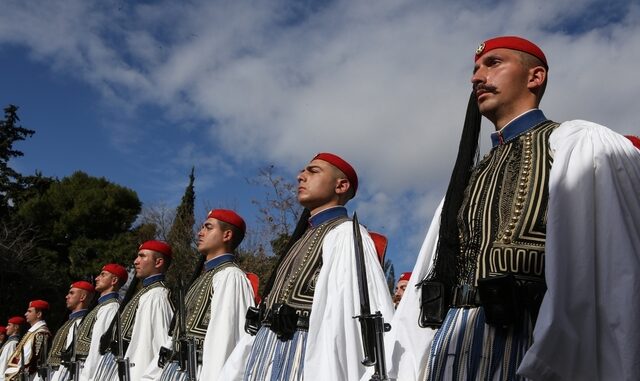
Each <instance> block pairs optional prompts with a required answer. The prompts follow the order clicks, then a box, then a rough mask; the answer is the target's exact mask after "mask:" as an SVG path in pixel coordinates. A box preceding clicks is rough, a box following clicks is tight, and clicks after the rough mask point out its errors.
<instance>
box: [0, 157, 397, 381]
mask: <svg viewBox="0 0 640 381" xmlns="http://www.w3.org/2000/svg"><path fill="white" fill-rule="evenodd" d="M298 182H299V188H298V200H299V202H300V203H301V205H302V206H304V207H305V209H306V211H305V214H304V215H303V216H302V217H301V221H300V222H299V223H298V227H297V229H296V233H294V237H293V238H292V240H291V242H290V244H289V247H288V249H287V252H288V253H289V254H291V255H286V256H283V261H282V263H280V264H279V265H278V268H277V270H276V271H275V272H274V275H273V276H272V278H273V279H271V280H270V282H269V283H270V284H269V285H268V286H267V288H268V290H271V294H270V295H271V296H270V298H269V300H267V301H266V303H264V304H263V305H265V309H266V311H265V309H263V311H262V313H261V314H259V318H258V329H257V331H258V332H257V333H258V335H257V337H258V338H259V339H258V340H255V338H254V337H253V336H251V335H249V334H247V333H246V332H245V317H246V315H247V311H248V309H249V307H253V306H254V300H255V292H254V287H252V283H251V282H250V280H249V279H248V277H247V274H245V273H244V272H243V271H242V270H241V269H240V268H239V267H238V266H237V264H236V263H235V261H234V255H233V254H231V253H233V252H234V250H235V248H236V247H237V246H238V245H239V244H240V242H241V241H242V240H243V238H244V235H245V230H246V226H245V222H244V220H243V219H242V218H241V217H240V216H239V215H238V214H237V213H235V212H234V211H231V210H225V209H216V210H212V211H211V212H210V213H209V215H208V216H207V220H206V221H205V222H204V223H203V224H202V227H201V229H200V231H199V232H198V235H197V247H198V251H199V252H200V253H201V254H202V255H203V256H204V259H205V262H204V266H203V267H204V269H203V270H200V271H197V273H196V274H194V280H193V281H192V283H191V286H190V287H189V288H188V290H187V293H186V297H185V303H184V304H185V305H186V313H185V315H186V316H183V317H182V319H183V320H182V321H183V324H174V326H173V327H171V322H172V317H173V315H174V309H173V307H172V305H171V302H170V298H169V290H168V289H167V287H166V285H165V283H164V273H165V272H166V270H167V268H168V267H169V265H170V262H171V247H170V246H169V245H168V244H166V243H165V242H162V241H147V242H145V243H143V244H142V245H141V246H140V247H139V250H138V255H137V257H136V259H135V261H134V267H135V272H136V278H137V279H138V280H140V281H142V288H140V289H139V290H138V291H137V292H136V293H135V294H133V293H131V292H127V296H126V297H125V300H124V301H123V302H121V301H120V299H119V297H118V295H119V294H118V292H119V290H120V288H121V287H122V286H123V285H124V284H125V283H126V281H127V277H128V274H127V271H126V269H125V268H124V267H123V266H121V265H118V264H107V265H105V266H103V268H102V271H101V273H100V274H99V275H98V276H97V277H96V279H95V287H94V286H93V285H91V284H90V283H89V282H86V281H78V282H75V283H73V284H71V286H70V289H69V293H68V294H67V296H66V305H67V308H68V309H69V310H70V311H71V314H70V315H69V320H68V321H67V322H66V323H65V324H64V325H63V326H62V327H61V328H60V329H59V330H58V332H57V333H56V335H55V337H54V338H53V340H52V341H51V347H50V350H49V354H48V357H47V361H46V365H47V367H44V370H48V371H49V372H50V374H49V377H50V379H51V380H55V381H60V380H68V379H71V378H72V377H73V373H74V370H75V369H76V368H77V369H78V372H77V373H78V377H79V379H80V380H83V381H85V380H86V381H88V380H91V381H94V380H95V381H106V380H118V379H119V378H121V377H122V375H119V374H118V366H117V361H116V357H118V358H120V359H122V358H125V359H128V360H129V362H130V367H129V372H130V378H129V379H130V380H136V381H138V380H160V379H162V380H174V379H186V377H187V374H186V372H185V371H186V369H184V368H185V367H184V366H181V365H180V364H178V363H177V362H176V360H177V358H178V357H179V356H178V352H179V346H180V341H179V340H178V338H180V337H184V336H187V337H190V338H192V339H193V342H194V343H195V348H196V356H197V371H196V378H197V379H199V380H218V379H220V380H223V379H231V378H236V377H240V376H242V375H244V377H246V378H247V379H265V378H267V377H270V376H268V375H269V374H272V373H274V375H276V374H280V375H279V376H276V377H277V378H279V379H293V378H296V377H301V376H302V374H303V373H302V372H303V367H302V365H303V361H304V354H302V355H301V353H302V352H306V353H307V356H308V357H309V356H311V357H317V356H318V354H320V353H321V354H323V355H324V354H325V353H327V354H328V353H329V351H328V348H329V347H331V346H333V341H332V340H334V339H335V340H342V341H345V340H347V341H349V342H353V343H358V342H359V339H358V337H359V326H358V323H357V321H356V320H354V319H353V318H352V317H353V316H354V314H356V313H358V312H359V310H357V309H356V308H355V307H356V306H358V305H359V303H358V300H357V284H355V283H353V282H354V280H355V279H356V278H357V277H356V276H355V274H354V273H353V272H354V271H355V269H354V266H353V264H352V262H353V257H354V255H353V253H354V244H353V243H354V241H353V229H352V226H353V225H352V223H351V222H350V219H349V218H348V216H347V211H346V209H345V208H344V204H346V202H347V201H348V200H350V199H351V198H352V197H353V196H354V195H355V192H356V189H357V182H358V179H357V175H356V173H355V170H354V169H353V167H351V165H350V164H349V163H347V162H346V161H344V160H343V159H341V158H340V157H338V156H336V155H333V154H329V153H322V154H318V155H316V156H315V157H314V158H313V159H312V161H311V162H310V163H309V164H308V165H306V166H305V168H304V169H303V170H302V171H301V172H300V174H299V175H298ZM309 216H311V218H309ZM307 219H308V220H307ZM361 231H362V233H363V238H364V251H365V255H366V262H367V266H368V267H367V272H368V277H369V281H370V291H371V292H372V293H371V307H372V310H374V311H375V310H382V311H383V313H384V315H385V317H386V318H387V319H389V318H390V316H391V314H392V311H393V305H392V303H391V298H390V295H389V292H388V289H387V286H386V282H385V278H384V274H383V272H382V269H381V266H380V265H379V262H378V260H379V258H378V256H377V254H376V249H375V245H374V243H373V241H372V239H371V238H370V236H369V235H368V233H367V231H366V230H365V229H364V228H361ZM294 243H295V245H294ZM327 245H329V246H330V247H327ZM300 253H302V254H304V258H300V255H298V254H300ZM338 254H340V255H338ZM321 267H322V268H331V269H332V272H331V276H330V277H328V278H325V277H322V276H321V273H320V268H321ZM338 270H340V271H338ZM345 270H346V271H345ZM337 284H345V286H346V288H344V289H342V288H340V287H338V288H337V289H336V287H335V286H336V285H337ZM254 286H255V285H254ZM130 288H131V289H132V290H133V289H134V288H132V286H130ZM256 288H257V287H256ZM314 288H315V290H314ZM319 288H322V290H319ZM256 291H257V290H256ZM94 292H95V293H97V294H98V303H97V305H96V306H95V307H94V308H93V309H92V310H91V311H88V309H87V308H88V306H89V304H90V302H91V301H92V299H93V294H94ZM132 294H133V295H132ZM314 295H315V296H314ZM318 296H321V297H322V298H323V301H322V303H321V305H319V306H318V307H317V308H316V304H315V302H314V298H315V297H318ZM343 301H346V302H347V303H346V305H345V304H344V303H343ZM312 303H313V305H314V313H317V314H318V315H317V316H320V317H321V320H319V321H321V322H323V324H322V327H321V329H315V330H314V332H318V334H319V337H316V338H313V340H315V341H316V344H315V345H310V346H309V348H306V349H305V343H306V342H307V340H308V338H307V334H308V332H309V324H310V322H309V319H308V317H309V315H310V312H311V304H312ZM282 306H287V307H288V308H290V309H291V311H293V314H294V315H292V316H294V317H296V320H297V321H296V322H294V324H293V326H292V327H290V332H289V333H287V334H284V333H283V332H281V331H279V330H277V329H275V328H272V327H271V324H270V323H271V322H275V320H274V319H281V318H283V317H282V316H280V317H278V316H277V315H276V314H272V313H270V312H269V311H274V310H275V309H276V308H277V307H282ZM345 306H346V308H345ZM323 307H324V308H323ZM335 307H339V310H335ZM352 307H353V308H352ZM48 309H49V305H48V303H47V302H45V301H42V300H36V301H32V302H31V303H30V304H29V309H28V311H27V313H26V314H25V316H26V317H27V322H28V323H29V324H30V325H31V328H30V329H29V331H28V332H27V334H26V335H25V336H24V337H23V338H22V340H21V341H20V342H19V343H17V342H16V344H17V345H14V346H9V345H5V347H3V349H2V353H3V356H5V357H3V358H6V361H3V364H2V367H4V368H5V369H2V372H0V374H1V375H2V377H4V379H5V380H7V381H9V380H16V379H18V377H19V375H20V374H21V373H22V374H29V377H30V379H36V380H42V379H43V377H44V374H45V372H43V371H42V369H43V367H40V372H38V361H37V359H38V356H39V355H40V354H41V353H42V351H43V343H44V342H46V341H47V340H48V339H49V338H50V336H51V333H50V332H49V330H48V328H47V326H46V323H45V317H46V314H47V311H48ZM281 309H282V308H279V310H281ZM274 316H275V318H274ZM297 316H299V318H298V317H297ZM116 317H117V318H118V319H116ZM117 321H119V323H117ZM311 324H314V323H313V322H311ZM114 326H118V327H119V328H120V331H121V336H122V338H123V343H124V348H123V352H124V353H118V349H117V348H116V347H115V346H113V343H114V342H116V341H117V337H118V335H117V334H116V333H115V331H116V330H114V329H113V327H114ZM341 326H346V329H345V328H340V329H337V330H336V327H341ZM274 327H275V323H274ZM180 330H185V332H180ZM329 331H335V332H338V333H337V334H328V333H329ZM254 333H255V332H254ZM265 335H266V336H265ZM254 340H255V345H254ZM12 341H14V342H15V341H16V340H15V339H12ZM274 347H278V348H277V349H275V351H274ZM163 348H165V349H163ZM234 349H235V354H234V356H233V357H232V359H231V360H230V361H227V360H229V357H230V355H231V354H232V352H233V351H234ZM314 349H315V350H316V352H314ZM331 351H332V352H334V353H332V354H330V355H329V356H334V357H336V358H345V357H351V356H352V355H354V354H356V356H358V355H357V354H358V353H359V352H360V350H358V349H356V348H355V347H351V346H349V347H347V348H340V349H339V350H338V351H333V350H331ZM345 351H348V352H349V355H348V356H346V353H342V352H345ZM5 353H6V354H5ZM268 353H270V354H271V355H273V358H271V359H267V358H266V357H264V356H265V355H267V354H268ZM295 359H297V360H295ZM292 361H293V362H292ZM159 363H160V364H159ZM225 364H227V366H226V367H225V370H224V371H223V366H225ZM160 365H164V367H163V368H161V367H160ZM362 369H363V367H362V365H361V364H360V361H359V360H356V359H355V357H354V361H353V362H352V363H349V364H345V371H347V372H348V373H349V374H353V375H355V374H360V373H362ZM354 372H355V373H354ZM231 374H233V376H231ZM0 381H2V380H1V379H0Z"/></svg>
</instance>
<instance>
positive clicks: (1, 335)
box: [0, 332, 7, 343]
mask: <svg viewBox="0 0 640 381" xmlns="http://www.w3.org/2000/svg"><path fill="white" fill-rule="evenodd" d="M6 338H7V334H6V333H4V332H0V343H2V342H4V339H6Z"/></svg>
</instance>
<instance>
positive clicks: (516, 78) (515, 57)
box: [471, 48, 530, 121]
mask: <svg viewBox="0 0 640 381" xmlns="http://www.w3.org/2000/svg"><path fill="white" fill-rule="evenodd" d="M528 78H529V70H528V69H527V68H526V67H525V66H524V64H523V62H522V58H521V55H520V53H518V52H516V51H513V50H511V49H502V48H501V49H494V50H491V51H489V52H487V53H486V54H484V55H483V56H482V57H480V58H479V59H478V60H477V61H476V63H475V66H474V70H473V76H472V77H471V83H472V84H473V88H474V91H475V94H476V98H477V100H478V107H479V108H480V112H481V113H482V115H484V116H486V117H487V118H489V119H490V120H492V121H494V118H496V117H500V116H502V115H511V114H513V113H516V114H515V115H514V117H515V116H517V115H518V114H519V113H521V112H522V111H518V110H519V106H521V104H522V102H523V100H524V96H526V95H530V91H529V89H528V87H527V83H528ZM524 111H526V110H524Z"/></svg>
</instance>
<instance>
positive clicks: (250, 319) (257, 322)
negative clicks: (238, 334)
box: [244, 303, 265, 336]
mask: <svg viewBox="0 0 640 381" xmlns="http://www.w3.org/2000/svg"><path fill="white" fill-rule="evenodd" d="M264 310H265V305H264V303H260V304H259V305H258V306H256V307H249V309H248V310H247V316H246V320H245V321H244V331H245V332H246V333H248V334H250V335H251V336H255V335H256V334H257V333H258V331H259V330H260V327H261V326H262V319H263V317H264Z"/></svg>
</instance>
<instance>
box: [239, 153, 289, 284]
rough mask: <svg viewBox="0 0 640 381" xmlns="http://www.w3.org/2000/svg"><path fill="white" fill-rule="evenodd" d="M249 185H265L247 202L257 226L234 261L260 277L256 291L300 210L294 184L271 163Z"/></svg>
mask: <svg viewBox="0 0 640 381" xmlns="http://www.w3.org/2000/svg"><path fill="white" fill-rule="evenodd" d="M247 181H248V183H249V184H252V185H257V186H260V187H262V188H265V193H264V195H265V197H264V199H261V200H257V199H254V200H252V201H251V203H252V204H254V205H256V206H257V208H258V228H257V229H255V231H254V232H253V234H247V236H248V238H247V239H245V242H243V245H242V247H243V249H242V250H239V251H238V264H239V265H240V267H242V269H244V270H245V271H249V272H253V273H255V274H257V275H258V277H259V278H260V293H262V291H263V289H264V286H265V284H266V282H267V280H268V279H269V277H270V276H271V273H272V272H273V270H274V268H275V265H276V263H277V261H278V257H277V255H278V254H281V253H282V251H283V250H284V247H285V246H286V244H287V242H288V241H289V238H290V237H291V233H292V232H293V228H294V227H295V224H296V222H297V220H298V216H299V215H300V213H301V212H302V207H300V205H299V204H298V200H297V198H296V186H295V184H294V183H292V182H289V181H286V180H285V179H284V178H283V177H282V176H280V175H277V174H276V168H275V166H273V165H271V166H269V167H265V168H262V169H260V170H259V173H258V176H256V177H255V178H253V179H248V180H247Z"/></svg>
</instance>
